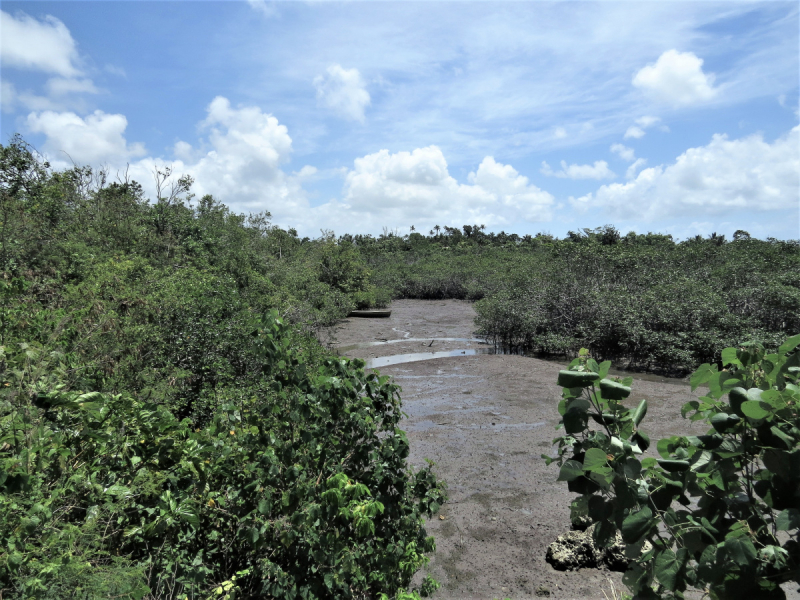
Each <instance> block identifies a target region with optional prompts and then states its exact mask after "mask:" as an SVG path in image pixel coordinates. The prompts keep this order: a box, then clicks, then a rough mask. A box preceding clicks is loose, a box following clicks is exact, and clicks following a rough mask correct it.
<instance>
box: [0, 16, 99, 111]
mask: <svg viewBox="0 0 800 600" xmlns="http://www.w3.org/2000/svg"><path fill="white" fill-rule="evenodd" d="M0 33H1V34H2V35H0V61H1V62H2V65H3V67H13V68H18V69H25V70H32V71H41V72H44V73H49V74H52V75H54V77H51V78H50V79H48V80H47V82H46V84H45V87H46V90H47V95H46V96H42V95H39V94H36V93H34V92H33V91H30V90H24V91H20V92H18V93H17V92H16V91H15V90H14V89H13V87H8V86H5V85H4V97H5V98H6V99H8V100H9V103H8V104H6V103H5V101H4V103H3V110H4V111H5V112H11V111H12V110H13V109H14V107H16V106H21V107H23V108H25V109H27V110H33V111H43V110H67V109H76V108H78V107H82V105H83V102H82V101H81V100H80V99H79V98H77V99H76V96H75V95H76V94H87V93H88V94H96V93H98V90H97V88H96V87H95V85H94V83H92V81H91V80H90V79H89V78H87V77H86V76H85V75H84V74H83V72H82V70H81V68H80V66H79V63H80V60H79V56H78V50H77V46H76V44H75V40H73V39H72V35H71V34H70V32H69V30H68V29H67V27H66V26H65V25H64V23H62V22H61V21H59V20H58V19H56V18H55V17H51V16H46V17H44V19H42V20H41V21H39V20H36V19H34V18H33V17H30V16H29V15H26V14H25V13H21V12H20V13H18V14H17V15H16V16H12V15H10V14H9V13H7V12H4V11H0ZM9 85H10V84H9ZM65 97H68V98H65Z"/></svg>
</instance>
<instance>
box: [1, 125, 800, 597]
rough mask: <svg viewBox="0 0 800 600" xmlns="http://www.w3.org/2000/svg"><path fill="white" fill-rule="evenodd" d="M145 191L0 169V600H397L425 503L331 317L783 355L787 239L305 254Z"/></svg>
mask: <svg viewBox="0 0 800 600" xmlns="http://www.w3.org/2000/svg"><path fill="white" fill-rule="evenodd" d="M155 176H156V179H157V183H158V186H157V187H158V194H157V198H155V199H154V200H152V201H148V200H147V199H146V198H145V197H144V194H143V191H142V188H141V186H140V185H139V184H138V183H136V182H134V181H130V180H127V179H126V178H125V177H124V176H123V177H121V178H117V179H116V180H115V181H111V180H110V179H109V176H108V174H107V173H104V172H102V171H100V172H98V171H93V170H92V169H90V168H87V167H75V168H73V169H69V170H67V171H62V172H55V171H53V170H52V169H51V168H50V167H49V165H48V164H47V163H46V162H44V161H43V160H42V159H41V158H40V157H38V156H37V154H36V153H35V152H34V151H33V150H32V149H31V148H30V147H29V146H28V145H27V144H26V143H25V142H24V141H23V140H21V139H20V138H14V139H13V140H12V141H11V143H9V144H8V145H7V146H4V147H3V146H0V194H2V197H0V300H1V301H0V597H21V598H66V597H74V598H95V597H118V598H209V597H214V598H229V599H232V598H234V597H237V598H248V597H253V598H255V597H264V596H276V597H283V598H330V597H336V598H339V597H344V598H347V597H352V598H368V597H381V596H382V595H383V594H386V595H387V596H389V597H393V596H394V597H398V598H401V597H407V596H405V595H404V594H406V593H405V592H404V591H403V590H404V589H406V588H407V587H408V585H409V582H410V580H411V577H412V575H413V574H414V573H415V572H416V571H417V570H418V569H419V568H420V567H421V566H422V565H423V564H425V562H426V561H427V558H426V553H429V552H430V551H432V549H433V547H434V545H433V540H432V539H431V538H429V537H428V536H427V535H426V532H425V529H424V517H425V516H426V515H427V516H430V515H431V514H433V513H435V512H436V511H437V510H438V508H439V505H440V504H441V503H442V502H443V501H444V500H445V492H444V489H443V484H442V483H441V482H439V481H437V479H436V477H435V475H434V474H433V473H432V471H431V468H430V466H429V467H427V468H424V469H422V470H420V471H418V472H412V471H411V470H410V469H409V468H408V466H407V464H406V457H407V455H408V441H407V440H406V438H405V435H404V434H403V432H402V431H401V430H400V429H398V427H397V425H398V422H399V419H400V417H401V412H400V411H401V403H400V397H399V394H398V391H399V390H398V388H397V387H396V386H395V385H394V384H393V383H392V382H390V381H388V380H387V379H386V378H381V377H379V376H377V375H374V374H366V373H365V372H364V370H363V363H362V362H360V361H349V360H346V359H343V358H339V357H336V356H333V355H331V354H330V352H329V351H328V350H326V349H325V348H323V347H322V346H321V345H320V344H319V342H318V341H317V339H316V338H315V336H314V333H316V332H317V331H318V330H319V329H320V328H321V327H323V326H326V325H331V324H333V323H335V322H336V321H337V320H338V319H341V318H342V317H344V316H345V315H346V314H347V313H348V312H349V311H350V310H352V309H354V308H364V307H372V306H383V305H385V304H386V303H387V302H388V301H389V300H390V299H391V298H392V297H408V298H462V299H468V300H473V301H476V309H477V312H478V318H477V327H478V329H479V331H480V333H482V334H483V335H485V336H487V337H488V338H489V339H490V340H493V341H494V342H495V343H497V344H499V345H502V346H504V347H506V348H508V349H509V350H512V351H530V352H543V353H551V354H575V353H577V350H578V349H579V348H581V347H586V348H589V349H590V350H591V352H592V353H593V354H594V355H595V356H598V357H599V358H601V359H611V360H615V361H617V362H618V363H621V362H627V363H630V364H631V365H633V366H636V367H641V368H648V369H665V370H671V371H681V370H690V369H693V368H695V367H697V366H698V365H699V364H701V363H704V362H705V363H720V364H721V362H722V360H723V359H724V358H725V356H724V355H723V354H722V351H723V349H724V348H726V347H728V346H732V345H734V344H735V343H736V342H737V341H738V340H740V339H749V338H757V339H759V340H760V341H761V343H762V344H763V345H764V346H765V347H766V348H768V349H777V348H778V346H779V345H780V343H781V342H782V340H783V339H785V338H786V337H787V335H790V334H793V333H797V331H800V244H798V242H792V241H778V240H767V241H760V240H755V239H750V236H749V235H747V233H746V232H737V234H736V235H735V236H734V238H735V239H734V240H732V241H730V242H728V241H726V240H725V239H724V238H723V237H720V236H716V235H714V236H711V237H710V238H700V237H697V238H694V239H690V240H686V241H684V242H680V243H678V242H675V241H674V240H673V239H672V238H671V237H669V236H664V235H656V234H647V235H637V234H634V233H630V234H628V235H626V236H621V235H620V234H619V233H618V232H617V231H616V230H615V229H614V228H613V227H610V226H606V227H603V228H599V229H596V230H584V231H582V232H579V233H570V235H569V236H568V237H567V238H566V239H563V240H558V239H555V238H553V237H552V236H549V235H541V234H540V235H538V236H535V237H532V236H523V237H520V236H517V235H513V234H511V235H508V234H505V233H502V232H501V233H500V234H494V233H486V232H485V228H483V227H482V226H477V225H475V226H464V227H463V228H453V227H445V228H443V229H442V228H440V227H438V226H437V227H436V228H435V229H434V230H432V231H431V232H430V233H429V234H428V235H423V234H420V233H417V232H413V231H412V233H411V234H410V235H407V236H400V235H397V234H396V233H391V232H386V233H385V234H384V235H382V236H379V237H377V238H376V237H371V236H362V235H355V236H353V235H343V236H341V237H339V238H338V239H337V238H335V237H334V236H333V234H332V233H325V232H324V233H323V236H322V237H321V238H319V239H315V240H311V239H309V238H302V239H301V238H300V237H299V236H298V235H297V233H296V232H295V231H293V230H288V231H287V230H284V229H281V228H279V227H276V226H274V225H272V224H271V223H270V215H269V213H262V214H257V215H249V216H245V215H238V214H235V213H233V212H231V211H230V210H229V209H228V208H227V207H226V206H225V205H224V204H222V203H221V202H219V201H218V200H217V199H215V198H213V197H211V196H204V197H202V198H199V199H198V198H195V197H194V196H193V195H192V193H191V186H192V181H191V179H189V178H186V177H181V178H178V177H174V176H173V175H172V173H170V172H169V170H164V171H160V172H157V173H156V174H155ZM728 358H730V357H728ZM745 366H747V365H745ZM709 368H710V367H709ZM748 381H749V380H748ZM743 385H744V384H743ZM748 385H750V384H749V383H748ZM779 391H781V392H782V389H781V390H779ZM714 401H715V402H717V401H719V398H718V397H715V398H714ZM717 408H719V407H718V406H717V405H714V408H713V409H714V410H716V409H717ZM696 410H697V409H696ZM709 410H712V409H711V408H702V409H701V413H702V414H703V415H704V416H708V415H706V413H708V411H709ZM721 410H722V409H720V411H721ZM765 410H766V409H765ZM717 412H719V411H717ZM746 431H750V430H746ZM631 435H633V433H631ZM775 435H778V434H775ZM787 435H788V434H787ZM791 435H794V434H793V433H792V434H791ZM669 451H670V452H673V450H669ZM687 452H689V453H691V452H692V451H691V450H687ZM681 460H683V459H681ZM789 517H791V519H794V516H793V513H792V515H789ZM789 517H787V518H789ZM792 522H794V521H792ZM773 545H774V544H773ZM776 552H777V551H776ZM776 556H777V555H776ZM776 560H777V559H776ZM792 560H794V559H792ZM742 572H744V571H742ZM690 583H691V582H690ZM435 587H436V582H434V581H432V580H427V581H426V582H425V584H424V585H423V588H422V589H421V591H422V592H426V591H428V590H432V589H435ZM676 589H677V588H676Z"/></svg>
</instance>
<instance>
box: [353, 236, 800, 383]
mask: <svg viewBox="0 0 800 600" xmlns="http://www.w3.org/2000/svg"><path fill="white" fill-rule="evenodd" d="M440 229H441V228H440ZM464 230H465V231H469V232H470V235H469V236H467V235H465V234H462V233H461V231H460V230H458V229H455V228H449V227H445V228H444V233H440V232H436V231H434V232H432V234H431V235H430V236H429V237H425V236H422V235H420V234H418V233H414V234H411V235H409V236H406V237H398V236H393V235H391V234H389V235H384V236H381V237H379V238H371V237H368V236H367V237H365V236H357V237H355V238H354V237H352V236H348V238H347V241H350V242H352V243H354V244H356V245H357V246H358V248H359V249H360V251H361V253H362V255H363V256H364V257H365V259H366V260H367V262H368V263H369V264H370V266H371V268H372V270H373V271H374V275H373V279H374V281H375V282H376V283H379V284H380V285H381V286H384V287H388V288H392V289H393V290H394V291H395V294H396V295H398V296H401V297H407V298H460V299H468V300H478V302H477V303H476V304H475V308H476V311H477V313H478V317H477V320H476V325H477V326H478V330H479V332H480V333H481V334H483V335H485V336H486V337H487V338H488V339H489V340H490V341H492V342H495V343H496V344H498V345H501V346H503V347H504V348H506V349H507V350H511V351H525V352H537V353H544V354H557V355H559V354H560V355H572V356H574V355H575V354H576V353H577V351H578V349H579V348H581V347H585V348H588V349H589V350H591V352H592V353H593V354H594V355H595V356H598V357H600V358H602V359H610V360H613V361H615V362H617V363H621V362H627V363H628V364H629V365H630V366H631V367H633V368H640V369H650V370H652V369H659V370H662V371H671V372H676V373H677V372H690V371H691V370H692V369H694V368H696V367H697V366H698V365H700V364H702V363H704V362H719V360H720V355H719V352H720V351H721V350H722V349H723V348H726V347H730V346H731V345H733V344H735V343H736V342H737V341H738V340H741V339H750V338H759V339H762V340H763V341H764V342H765V343H766V344H767V345H768V346H769V347H772V348H775V347H777V343H778V340H779V339H782V338H783V337H785V336H786V335H790V334H791V333H792V332H796V331H800V243H798V242H797V241H786V242H783V241H778V240H772V239H771V240H767V241H761V240H757V239H752V238H750V237H749V236H747V235H743V232H739V235H738V236H734V240H735V241H733V242H725V240H724V238H723V237H722V236H716V235H715V236H712V237H710V238H706V239H704V238H699V239H698V238H694V239H690V240H686V241H684V242H680V243H676V242H675V241H674V240H673V239H672V238H671V237H670V236H664V235H658V234H647V235H637V234H635V233H629V234H627V235H625V236H620V235H619V233H618V232H617V231H616V230H615V229H614V228H613V227H610V226H605V227H602V228H598V229H596V230H584V231H583V232H580V233H574V232H573V233H571V234H570V235H569V236H568V237H567V238H566V239H564V240H556V239H554V238H552V237H551V236H546V235H538V236H536V237H531V236H524V237H519V236H511V235H506V234H504V233H501V234H498V235H496V234H493V233H490V234H487V233H483V232H482V231H481V230H480V228H477V229H476V228H475V227H474V226H473V227H470V228H469V229H467V227H465V228H464ZM476 232H477V233H476Z"/></svg>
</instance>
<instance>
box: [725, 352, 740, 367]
mask: <svg viewBox="0 0 800 600" xmlns="http://www.w3.org/2000/svg"><path fill="white" fill-rule="evenodd" d="M741 364H742V362H741V361H740V360H739V359H738V358H736V348H725V349H724V350H723V351H722V365H723V366H728V365H736V366H737V367H738V366H741Z"/></svg>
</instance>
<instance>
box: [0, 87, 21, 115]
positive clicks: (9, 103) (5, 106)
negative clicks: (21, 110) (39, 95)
mask: <svg viewBox="0 0 800 600" xmlns="http://www.w3.org/2000/svg"><path fill="white" fill-rule="evenodd" d="M16 103H17V89H16V88H15V87H14V84H13V83H11V82H10V81H0V108H2V110H3V112H7V113H10V112H14V106H15V104H16Z"/></svg>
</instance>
